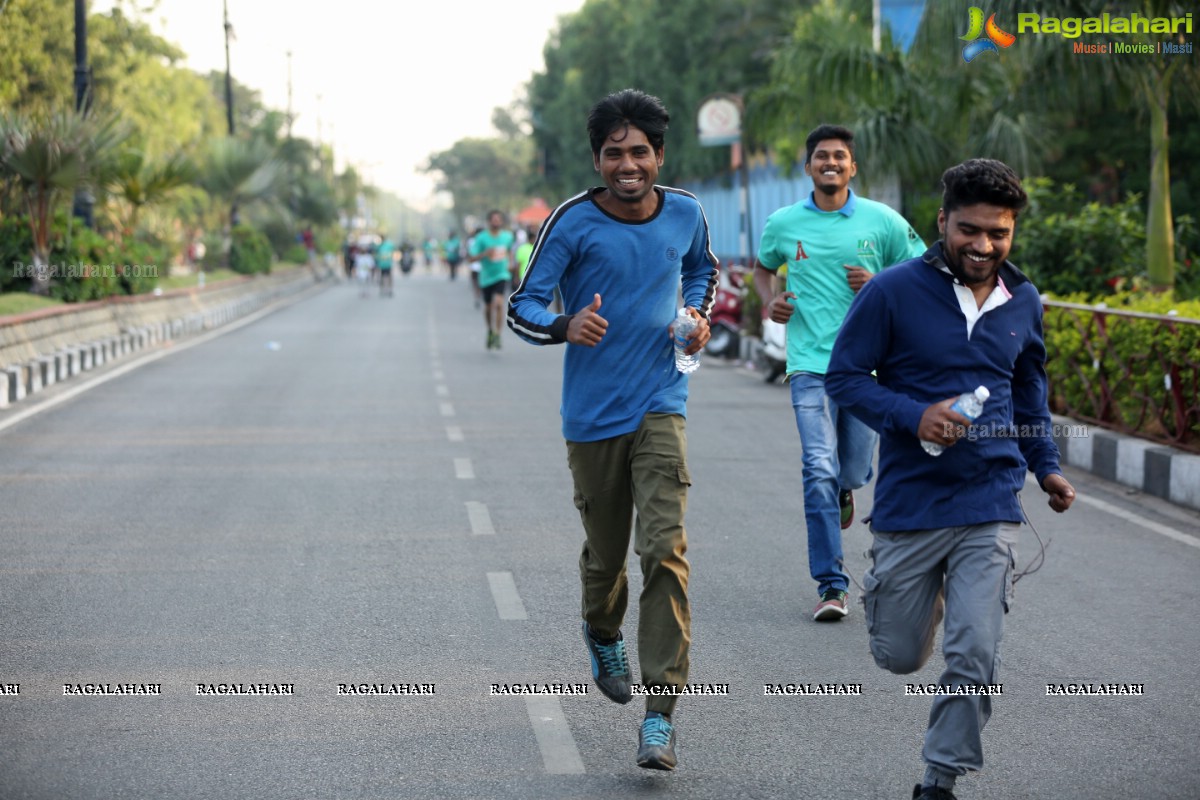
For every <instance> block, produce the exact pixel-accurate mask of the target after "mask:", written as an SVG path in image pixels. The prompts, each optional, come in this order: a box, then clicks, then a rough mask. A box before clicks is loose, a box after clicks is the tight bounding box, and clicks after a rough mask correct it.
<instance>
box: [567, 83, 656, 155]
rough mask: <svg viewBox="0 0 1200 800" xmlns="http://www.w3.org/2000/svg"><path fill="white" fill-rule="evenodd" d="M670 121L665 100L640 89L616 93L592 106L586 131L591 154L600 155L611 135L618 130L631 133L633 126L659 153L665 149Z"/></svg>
mask: <svg viewBox="0 0 1200 800" xmlns="http://www.w3.org/2000/svg"><path fill="white" fill-rule="evenodd" d="M670 121H671V115H670V114H668V113H667V109H666V107H665V106H664V105H663V102H662V100H659V99H658V98H657V97H655V96H654V95H650V94H646V93H645V92H640V91H638V90H637V89H622V90H621V91H619V92H613V93H612V94H610V95H608V96H607V97H605V98H604V99H603V100H601V101H600V102H598V103H596V105H594V106H592V110H591V111H590V112H589V113H588V122H587V128H588V138H589V139H590V140H591V144H592V153H593V154H595V155H599V154H600V148H601V147H603V146H604V140H605V139H607V138H608V136H609V134H611V133H613V132H615V131H616V130H617V129H618V128H625V130H626V131H628V130H629V126H631V125H632V126H633V127H635V128H637V129H638V130H640V131H641V132H642V133H644V134H646V140H647V141H649V142H650V146H651V147H653V148H654V151H655V152H659V151H661V150H662V149H663V143H664V141H665V139H666V133H667V123H668V122H670Z"/></svg>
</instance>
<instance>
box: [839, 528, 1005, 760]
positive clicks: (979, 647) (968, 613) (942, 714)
mask: <svg viewBox="0 0 1200 800" xmlns="http://www.w3.org/2000/svg"><path fill="white" fill-rule="evenodd" d="M1019 528H1020V526H1019V525H1017V524H1015V523H1008V522H1004V523H1001V522H994V523H989V524H985V525H972V526H967V527H961V528H938V529H935V530H927V531H905V532H902V533H886V532H881V531H876V530H874V528H872V533H874V539H875V540H874V544H873V546H872V549H871V557H872V559H873V562H874V565H873V566H872V567H871V569H870V570H868V571H867V574H866V575H865V576H864V577H863V588H864V589H865V592H864V594H863V603H864V605H865V607H866V618H867V630H868V632H869V633H870V637H871V654H872V655H873V656H874V657H875V662H876V663H877V664H879V666H881V667H883V668H884V669H886V670H888V671H889V672H895V673H898V674H904V673H909V672H916V671H917V670H919V669H920V668H921V667H922V666H924V665H925V662H926V661H928V660H929V656H930V654H931V653H932V652H933V642H934V636H935V634H936V633H937V626H938V623H939V622H941V620H942V616H943V613H944V615H945V622H946V626H945V636H944V637H943V640H942V653H943V655H944V656H945V659H946V670H945V672H943V673H942V675H941V677H940V678H939V679H938V684H939V685H940V686H954V687H959V686H990V685H993V684H996V683H998V682H999V680H998V677H999V672H1000V639H1001V637H1002V636H1003V633H1004V615H1005V613H1007V612H1008V609H1009V606H1010V605H1011V604H1012V592H1013V584H1012V580H1013V569H1014V565H1015V563H1016V545H1017V532H1018V530H1019ZM991 714H992V702H991V698H990V697H989V696H987V695H937V696H935V697H934V700H933V708H932V709H931V710H930V712H929V727H928V729H927V730H926V733H925V747H924V750H923V751H922V755H923V757H924V759H925V762H926V764H928V765H929V766H930V767H932V768H933V770H935V771H936V772H940V773H943V774H945V775H947V776H953V775H962V774H964V773H965V772H966V771H967V770H978V769H980V768H981V767H982V766H983V744H982V741H981V734H982V732H983V726H984V725H986V724H987V721H988V718H989V717H990V716H991Z"/></svg>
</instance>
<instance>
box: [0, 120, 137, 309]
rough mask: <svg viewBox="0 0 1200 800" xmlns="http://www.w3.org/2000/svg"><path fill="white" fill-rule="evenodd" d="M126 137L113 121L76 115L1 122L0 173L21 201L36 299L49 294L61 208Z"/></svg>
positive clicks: (87, 182)
mask: <svg viewBox="0 0 1200 800" xmlns="http://www.w3.org/2000/svg"><path fill="white" fill-rule="evenodd" d="M126 135H127V133H126V131H125V129H124V128H123V126H121V125H119V124H118V122H117V121H116V119H115V117H105V118H96V117H83V116H81V115H80V114H77V113H76V112H74V111H71V112H57V113H52V114H49V115H47V116H45V117H42V118H31V117H27V116H24V115H11V116H8V117H5V118H4V119H2V120H0V136H2V137H3V144H2V145H0V171H2V172H3V173H4V175H5V177H6V178H7V180H8V181H11V182H13V183H15V185H16V187H17V190H18V192H19V194H20V195H21V196H22V197H23V199H24V205H25V211H26V215H27V218H28V220H29V226H30V232H31V233H32V235H33V268H34V280H33V284H32V291H33V292H34V293H35V294H43V295H44V294H49V291H50V279H49V263H50V231H51V225H52V224H53V221H54V212H55V210H56V209H57V208H58V205H59V203H60V202H61V201H62V199H63V198H64V197H66V196H69V195H70V194H71V193H72V192H74V190H75V189H76V188H79V187H81V186H88V185H90V184H91V183H93V181H92V178H93V177H94V174H95V170H96V167H97V165H98V163H99V162H100V160H101V158H102V156H103V155H104V154H106V153H108V152H111V151H112V150H113V149H114V148H115V147H116V146H117V145H118V144H119V143H120V142H121V141H122V140H123V139H124V138H125V136H126Z"/></svg>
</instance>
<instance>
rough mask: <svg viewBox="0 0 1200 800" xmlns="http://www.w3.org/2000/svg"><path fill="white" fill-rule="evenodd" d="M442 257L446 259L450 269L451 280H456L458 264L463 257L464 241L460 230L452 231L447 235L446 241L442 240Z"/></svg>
mask: <svg viewBox="0 0 1200 800" xmlns="http://www.w3.org/2000/svg"><path fill="white" fill-rule="evenodd" d="M442 257H443V258H445V259H446V266H447V267H448V268H449V270H450V280H454V279H455V278H456V277H458V265H459V264H460V263H462V257H463V243H462V238H461V237H459V235H458V231H450V232H449V233H448V234H447V235H446V241H444V242H442Z"/></svg>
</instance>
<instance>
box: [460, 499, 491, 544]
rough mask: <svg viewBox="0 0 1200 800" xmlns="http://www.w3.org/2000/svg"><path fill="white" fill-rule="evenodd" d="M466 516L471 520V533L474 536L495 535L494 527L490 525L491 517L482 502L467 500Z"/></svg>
mask: <svg viewBox="0 0 1200 800" xmlns="http://www.w3.org/2000/svg"><path fill="white" fill-rule="evenodd" d="M467 516H468V517H469V518H470V520H471V533H473V534H475V535H476V536H495V535H496V529H495V528H493V527H492V517H491V515H490V514H488V509H487V506H485V505H484V504H483V503H478V502H476V501H474V500H468V501H467Z"/></svg>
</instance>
